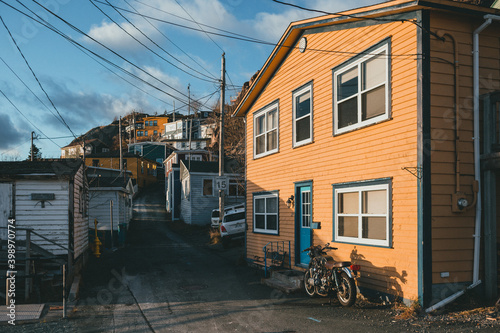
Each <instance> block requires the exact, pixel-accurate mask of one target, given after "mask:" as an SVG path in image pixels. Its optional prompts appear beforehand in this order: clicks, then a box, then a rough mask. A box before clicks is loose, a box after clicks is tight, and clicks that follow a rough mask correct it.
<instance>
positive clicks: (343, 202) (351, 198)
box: [339, 192, 359, 214]
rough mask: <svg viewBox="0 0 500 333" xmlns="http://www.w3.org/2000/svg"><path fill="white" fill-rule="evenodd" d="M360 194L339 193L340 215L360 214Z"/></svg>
mask: <svg viewBox="0 0 500 333" xmlns="http://www.w3.org/2000/svg"><path fill="white" fill-rule="evenodd" d="M358 213H359V196H358V192H351V193H339V214H358Z"/></svg>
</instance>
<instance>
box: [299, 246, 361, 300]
mask: <svg viewBox="0 0 500 333" xmlns="http://www.w3.org/2000/svg"><path fill="white" fill-rule="evenodd" d="M325 250H337V248H336V247H330V244H329V243H327V244H326V245H325V246H321V245H313V246H310V247H308V248H307V249H304V250H303V251H302V252H306V251H309V253H308V255H309V257H310V258H311V260H310V262H309V267H308V268H307V271H306V272H305V274H304V287H305V290H306V293H307V294H308V295H309V296H311V297H313V296H314V295H319V296H328V295H329V294H330V293H331V292H335V293H336V294H337V298H338V300H339V302H340V304H341V305H343V306H352V305H353V304H354V302H355V301H356V293H357V291H356V282H355V278H356V277H357V275H358V271H359V270H360V266H359V265H352V264H351V262H350V261H335V260H334V259H333V258H332V257H331V256H328V255H327V253H326V251H325Z"/></svg>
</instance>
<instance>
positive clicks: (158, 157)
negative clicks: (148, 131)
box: [128, 141, 175, 168]
mask: <svg viewBox="0 0 500 333" xmlns="http://www.w3.org/2000/svg"><path fill="white" fill-rule="evenodd" d="M174 150H175V148H174V147H172V146H171V145H170V144H169V143H167V142H158V141H144V142H137V143H130V144H129V145H128V152H129V153H133V154H136V155H139V156H142V157H145V158H147V159H150V160H153V161H156V162H158V163H160V164H161V167H162V168H163V161H164V160H165V159H166V158H167V157H168V156H170V154H172V152H173V151H174Z"/></svg>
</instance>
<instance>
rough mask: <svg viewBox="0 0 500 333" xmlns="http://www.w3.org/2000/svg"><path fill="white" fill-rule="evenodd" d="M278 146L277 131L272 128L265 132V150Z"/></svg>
mask: <svg viewBox="0 0 500 333" xmlns="http://www.w3.org/2000/svg"><path fill="white" fill-rule="evenodd" d="M276 148H278V131H277V130H273V131H271V132H269V133H267V151H270V150H273V149H276Z"/></svg>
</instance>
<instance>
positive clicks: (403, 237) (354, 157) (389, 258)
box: [247, 22, 418, 299]
mask: <svg viewBox="0 0 500 333" xmlns="http://www.w3.org/2000/svg"><path fill="white" fill-rule="evenodd" d="M416 29H417V28H416V26H415V25H413V24H411V23H401V22H393V23H386V24H378V25H373V26H367V27H358V28H351V29H348V30H339V31H332V32H322V33H316V34H309V35H307V39H308V46H307V48H308V50H306V51H305V53H300V52H299V51H298V50H297V49H294V50H291V51H290V54H289V55H288V57H287V59H286V60H285V61H284V62H283V64H282V65H281V67H280V68H279V69H278V70H277V72H276V73H275V75H274V77H273V79H272V80H271V82H270V83H269V84H268V85H267V86H266V88H265V90H264V91H263V93H262V94H261V96H260V98H259V99H258V100H257V102H256V103H255V105H254V106H253V107H252V109H251V110H250V112H249V113H248V114H247V221H248V224H249V226H248V233H247V257H248V258H249V259H252V258H253V257H254V256H262V255H263V253H262V247H263V246H264V245H265V244H266V243H268V242H269V241H277V240H287V241H288V240H290V241H291V242H292V253H295V249H294V246H293V242H294V239H295V234H294V211H293V210H292V209H289V208H287V206H286V204H285V201H286V200H287V198H288V197H289V196H290V195H291V194H294V182H298V181H306V180H312V183H313V188H312V192H313V208H312V209H313V212H312V214H313V221H321V222H322V224H321V229H319V230H314V231H313V243H314V244H325V243H327V242H332V239H333V227H332V225H333V212H332V206H333V194H332V184H336V183H343V182H355V181H361V180H371V179H380V178H387V177H389V178H392V185H393V188H392V191H393V196H392V213H393V219H392V230H390V233H391V234H392V247H390V248H380V247H373V246H363V245H350V244H342V243H333V246H336V247H338V248H339V250H338V251H335V252H334V253H332V254H333V255H334V256H335V258H337V259H339V260H340V259H342V260H351V259H352V260H353V261H354V262H356V263H358V264H360V265H361V266H362V273H361V278H360V279H359V283H360V285H361V286H363V287H369V288H372V289H376V290H379V291H382V292H389V293H392V294H395V295H398V296H403V297H405V298H407V299H411V298H416V297H418V281H417V276H418V275H417V274H418V272H417V270H418V262H417V218H418V212H417V178H416V177H415V176H413V175H412V174H410V173H409V172H407V171H404V170H402V168H403V167H416V166H417V61H416V56H415V54H416V53H417V37H416V36H417V34H416ZM387 37H391V43H392V44H391V47H392V50H391V52H392V53H393V54H397V55H399V56H394V57H392V60H391V66H392V75H391V82H392V98H391V106H392V119H390V120H388V121H385V122H382V123H379V124H375V125H371V126H368V127H366V128H362V129H358V130H355V131H352V132H348V133H345V134H341V135H338V136H335V137H334V136H333V131H332V124H333V114H332V94H333V87H332V68H333V67H335V66H338V65H340V64H342V63H344V62H345V61H347V60H349V59H350V58H351V57H352V56H353V54H352V53H349V52H363V51H365V50H366V49H367V48H369V47H370V46H373V45H374V44H376V43H378V42H380V41H381V40H383V39H385V38H387ZM313 49H318V50H332V51H335V50H337V51H342V52H339V53H336V52H315V51H313ZM311 80H312V81H313V96H314V97H313V104H314V106H313V137H314V142H313V143H311V144H308V145H305V146H302V147H299V148H292V91H293V90H295V89H297V88H298V87H300V86H302V85H304V84H305V83H307V82H310V81H311ZM277 98H279V103H280V104H279V152H278V153H276V154H273V155H269V156H266V157H263V158H259V159H254V157H253V131H254V127H253V113H254V112H255V111H257V110H259V109H260V108H262V107H264V106H266V105H267V104H269V103H270V102H272V101H274V100H276V99H277ZM273 190H278V191H279V236H273V235H263V234H255V233H252V229H253V228H252V223H253V222H252V221H253V220H252V211H253V206H252V193H255V192H260V191H273ZM292 261H293V259H292Z"/></svg>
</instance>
